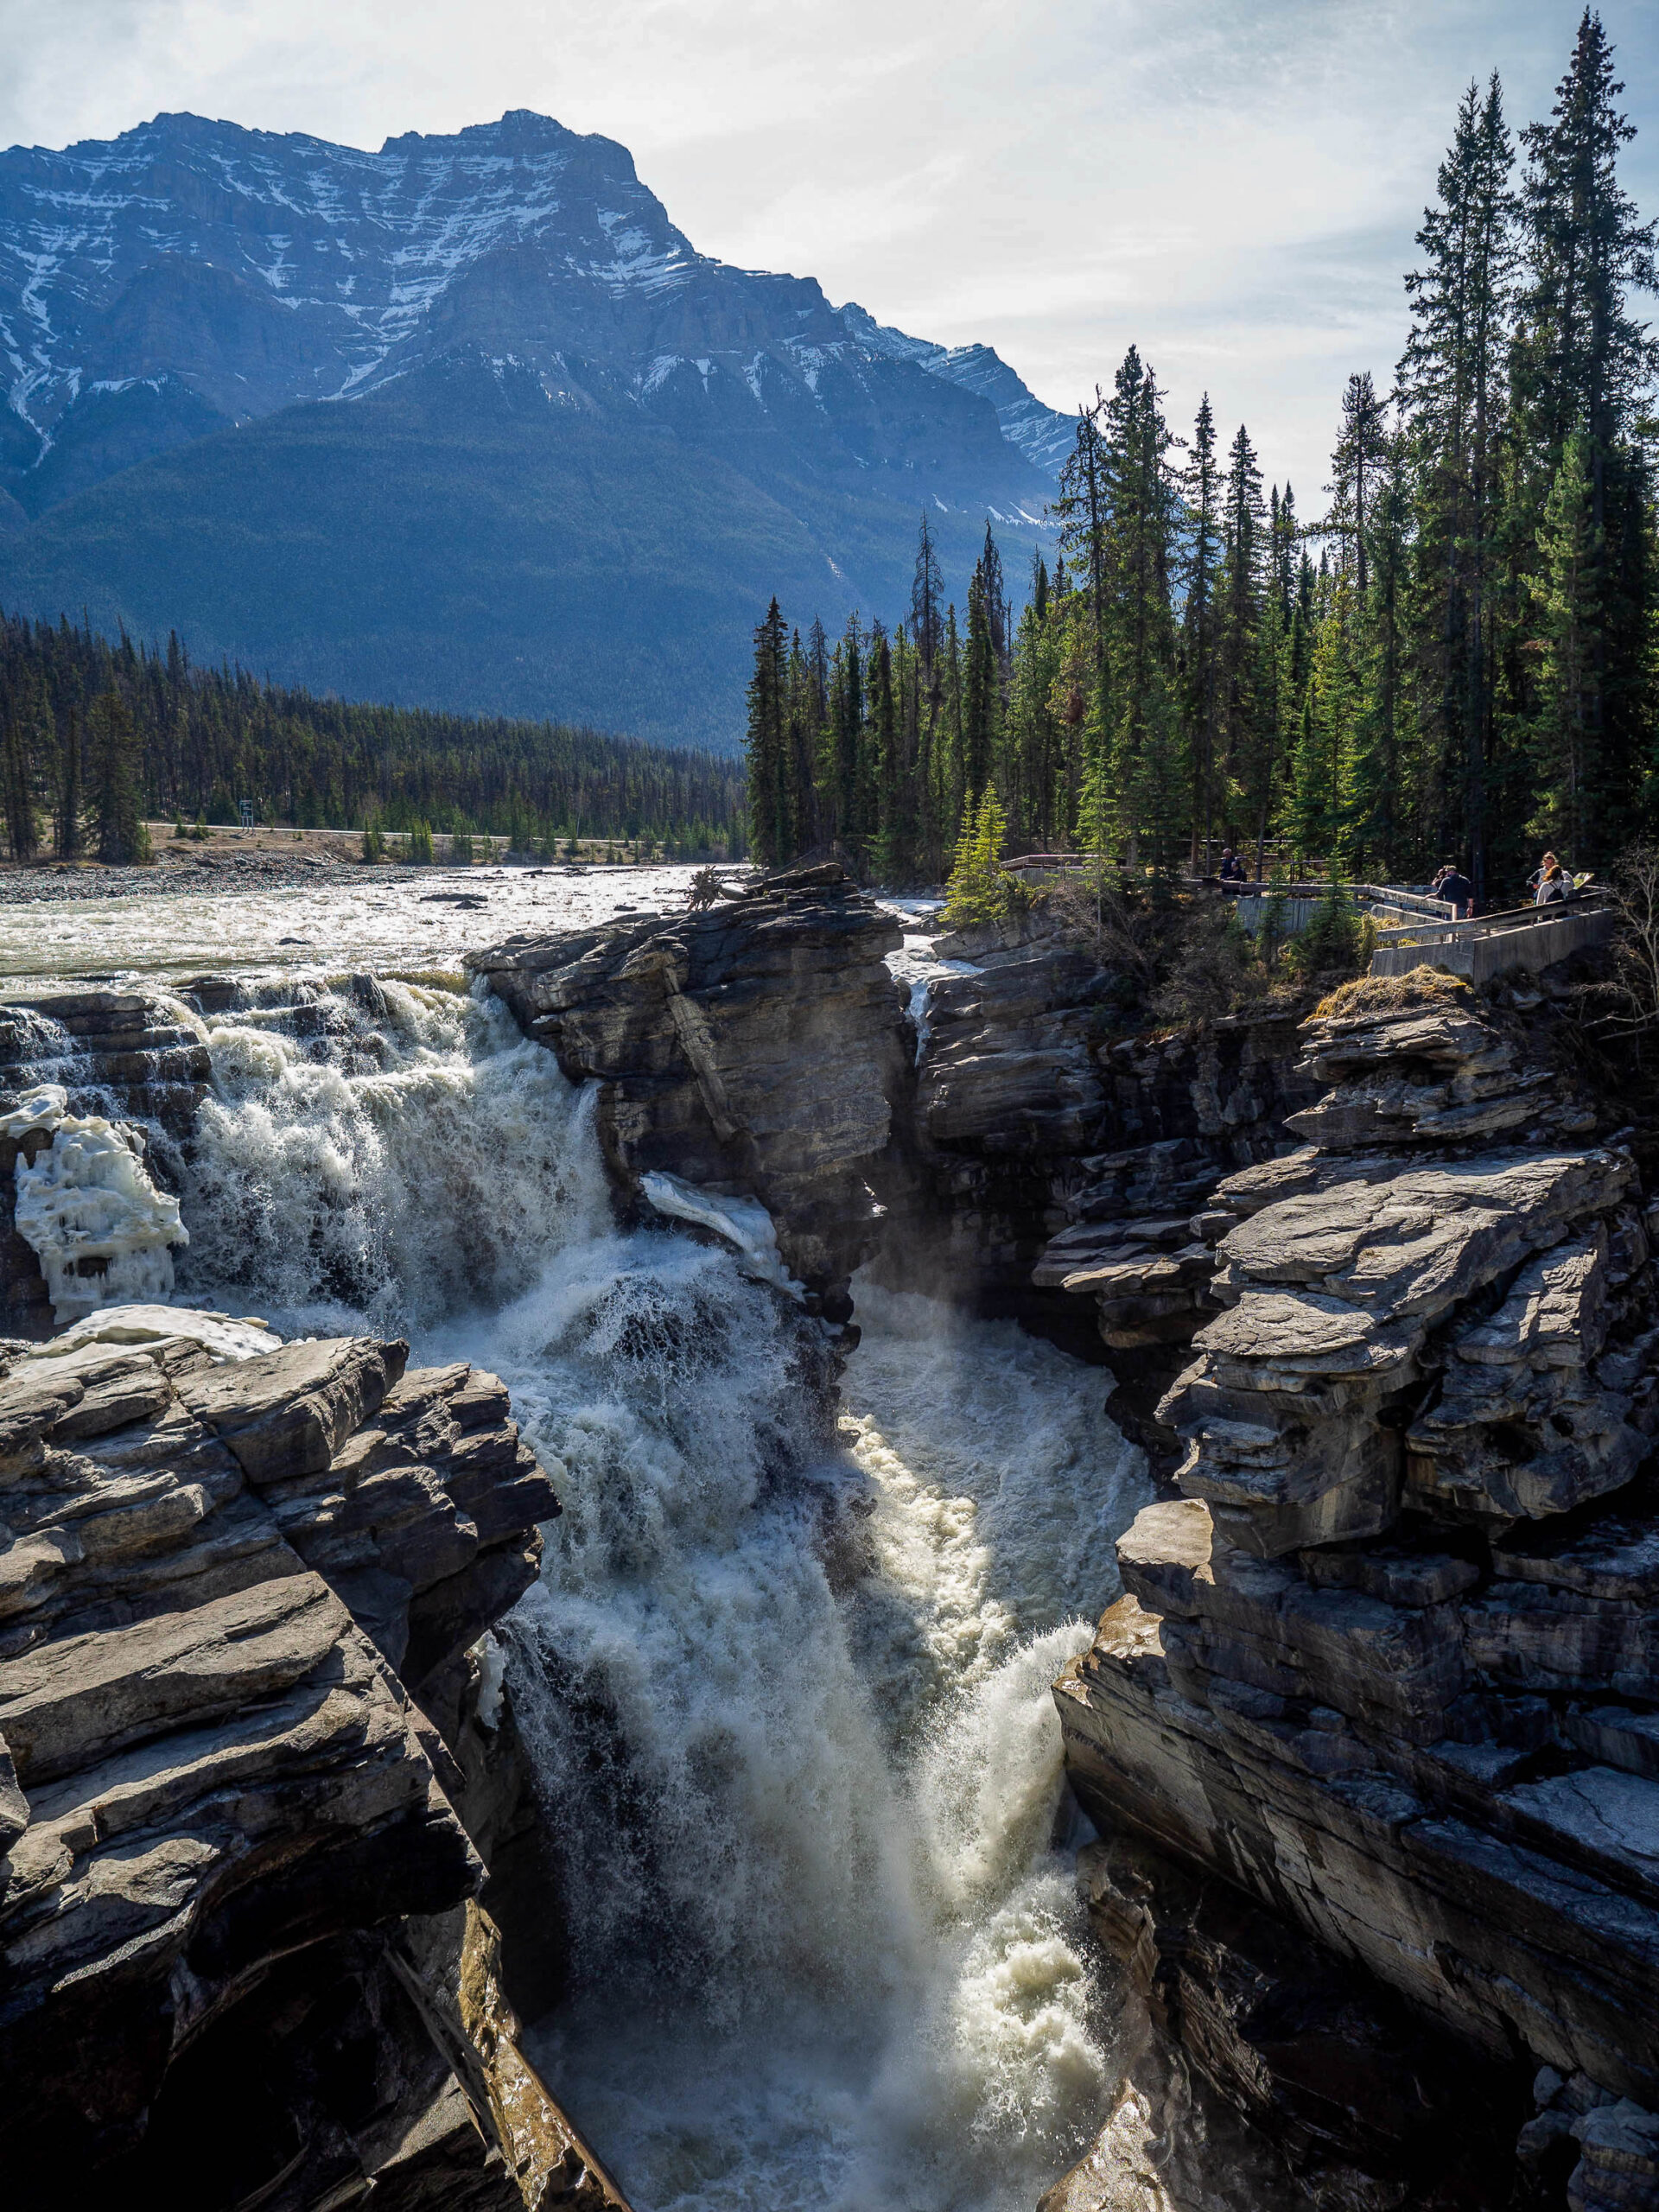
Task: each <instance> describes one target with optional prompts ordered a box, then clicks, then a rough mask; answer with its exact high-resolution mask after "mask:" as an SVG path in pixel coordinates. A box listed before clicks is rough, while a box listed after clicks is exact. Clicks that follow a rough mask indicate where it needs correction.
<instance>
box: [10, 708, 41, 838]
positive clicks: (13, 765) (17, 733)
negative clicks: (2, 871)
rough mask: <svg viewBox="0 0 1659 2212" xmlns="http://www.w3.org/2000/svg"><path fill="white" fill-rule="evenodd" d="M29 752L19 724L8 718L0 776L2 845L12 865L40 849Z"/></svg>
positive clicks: (32, 770)
mask: <svg viewBox="0 0 1659 2212" xmlns="http://www.w3.org/2000/svg"><path fill="white" fill-rule="evenodd" d="M32 750H33V748H32V747H30V745H29V737H28V734H27V730H26V728H25V725H24V723H23V722H22V720H21V719H20V717H18V716H17V715H7V717H6V722H5V731H4V737H3V747H0V776H3V781H4V797H5V810H6V843H7V846H8V848H9V849H10V854H11V857H12V858H13V860H15V861H30V860H33V859H34V857H35V854H36V853H37V852H38V851H39V849H40V842H41V832H40V815H39V811H38V810H37V808H36V806H35V774H34V761H33V760H32V758H31V753H32Z"/></svg>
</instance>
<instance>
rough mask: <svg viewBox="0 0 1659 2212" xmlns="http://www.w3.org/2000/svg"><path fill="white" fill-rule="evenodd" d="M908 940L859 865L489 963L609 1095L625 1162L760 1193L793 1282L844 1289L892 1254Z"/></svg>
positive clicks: (629, 1175)
mask: <svg viewBox="0 0 1659 2212" xmlns="http://www.w3.org/2000/svg"><path fill="white" fill-rule="evenodd" d="M898 944H899V929H898V926H897V925H896V924H895V923H894V922H893V919H892V918H891V917H890V916H888V915H887V914H884V913H882V912H880V909H878V908H877V907H876V906H874V903H873V902H872V901H871V900H869V899H866V898H864V897H863V896H862V895H861V893H859V892H858V891H857V890H856V888H855V887H854V886H853V884H852V883H851V882H849V880H847V878H846V877H845V875H844V874H842V870H841V869H840V868H836V867H834V866H829V867H826V868H814V869H802V870H797V871H795V872H794V873H793V874H785V875H782V876H774V877H772V878H769V879H767V880H766V881H764V882H763V883H761V884H760V885H758V886H757V887H754V888H753V890H751V891H749V892H747V893H746V894H745V895H744V896H743V897H742V898H741V899H736V900H734V901H733V902H731V903H730V904H725V905H721V906H716V907H715V908H714V909H713V910H712V911H710V912H704V913H692V914H687V915H684V916H683V917H680V918H677V919H675V920H672V921H666V922H665V921H662V920H660V919H652V920H645V921H638V922H619V923H613V924H611V925H607V926H606V927H604V928H601V929H598V930H594V931H587V932H584V933H582V934H581V935H578V936H575V937H562V938H512V939H509V941H508V942H507V943H506V944H503V945H498V946H496V947H494V948H493V949H492V950H488V951H485V952H480V953H474V954H469V955H468V956H467V965H468V966H469V967H470V968H471V969H473V970H474V973H477V974H480V975H482V976H486V978H487V979H488V981H489V983H490V987H491V988H492V989H493V990H494V991H495V992H497V993H498V994H499V995H500V996H501V997H502V998H504V999H505V1001H507V1003H508V1005H509V1006H511V1007H512V1010H513V1012H514V1013H515V1014H517V1015H518V1020H520V1022H521V1023H522V1024H523V1025H524V1028H525V1030H526V1031H527V1032H528V1033H529V1034H530V1035H531V1036H532V1037H534V1038H536V1039H537V1040H538V1041H539V1042H541V1043H543V1044H544V1045H546V1046H549V1048H550V1050H552V1051H553V1052H556V1053H557V1055H558V1058H559V1065H560V1066H561V1067H562V1068H563V1071H564V1072H565V1074H566V1075H567V1076H569V1077H570V1078H571V1080H572V1081H573V1082H579V1083H582V1082H588V1081H593V1080H596V1081H597V1082H598V1084H599V1101H598V1122H599V1132H600V1136H601V1142H602V1143H603V1145H604V1147H605V1152H606V1156H607V1160H608V1161H609V1163H610V1165H611V1166H612V1168H613V1172H614V1173H616V1174H617V1176H618V1177H619V1179H620V1181H621V1182H622V1184H623V1185H624V1187H625V1188H626V1190H627V1191H628V1192H631V1193H632V1194H635V1195H637V1194H638V1192H639V1185H640V1180H641V1178H642V1177H644V1176H645V1174H647V1173H651V1172H652V1171H658V1172H665V1173H671V1174H674V1175H677V1176H680V1177H682V1178H683V1179H685V1180H687V1181H689V1182H690V1183H694V1184H697V1185H702V1186H703V1187H705V1188H707V1189H709V1190H711V1191H714V1192H721V1193H726V1194H739V1195H753V1197H755V1198H759V1199H760V1203H761V1204H762V1205H764V1206H765V1207H766V1210H767V1211H768V1212H769V1213H770V1214H771V1216H772V1220H773V1222H774V1224H775V1225H776V1228H777V1231H778V1239H779V1248H780V1249H781V1251H782V1253H783V1256H784V1259H785V1262H786V1264H787V1265H788V1266H789V1268H791V1271H792V1272H793V1273H794V1274H796V1275H797V1276H798V1277H799V1278H800V1279H801V1280H802V1281H804V1282H805V1283H806V1284H807V1285H808V1286H809V1287H810V1289H812V1290H813V1291H814V1292H817V1293H822V1292H824V1291H831V1292H836V1291H838V1290H840V1289H841V1288H842V1287H844V1284H845V1281H846V1279H847V1277H848V1276H849V1274H851V1273H852V1271H853V1270H854V1268H856V1267H857V1266H858V1265H859V1264H860V1263H861V1261H862V1260H863V1259H864V1258H866V1257H867V1256H868V1254H869V1252H870V1250H871V1249H873V1247H874V1241H875V1236H876V1232H877V1224H878V1220H879V1216H878V1215H877V1212H876V1210H875V1201H874V1198H873V1196H872V1194H871V1191H870V1187H869V1180H870V1178H871V1176H872V1175H873V1174H874V1173H875V1170H876V1164H877V1162H878V1160H880V1156H881V1154H883V1153H884V1152H885V1151H886V1149H887V1142H888V1138H889V1135H890V1134H891V1129H892V1108H891V1104H890V1100H891V1099H892V1097H893V1096H896V1095H899V1093H900V1091H901V1090H902V1088H903V1085H904V1083H905V1080H906V1076H905V1062H906V1052H905V1045H904V1034H903V1029H902V1017H901V1008H900V1004H899V994H898V991H897V988H896V986H895V985H894V983H893V979H892V977H891V976H890V975H889V974H888V972H887V966H886V955H887V953H888V952H890V951H892V950H895V949H896V947H897V946H898Z"/></svg>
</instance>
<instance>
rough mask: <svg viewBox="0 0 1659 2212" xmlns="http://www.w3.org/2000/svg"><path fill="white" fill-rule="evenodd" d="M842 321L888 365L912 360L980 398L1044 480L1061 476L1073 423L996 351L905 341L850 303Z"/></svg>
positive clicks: (902, 335)
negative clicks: (1042, 474) (1031, 389)
mask: <svg viewBox="0 0 1659 2212" xmlns="http://www.w3.org/2000/svg"><path fill="white" fill-rule="evenodd" d="M841 320H842V323H843V324H844V325H845V326H846V327H847V330H848V332H849V334H850V335H851V336H852V338H853V339H854V340H855V342H856V343H858V344H859V345H861V346H866V347H868V349H869V351H870V352H872V353H885V354H886V355H887V358H888V359H890V360H895V361H914V362H915V363H916V364H917V365H918V367H920V368H924V369H925V370H926V371H927V372H928V373H929V375H930V376H936V377H943V378H944V379H945V381H946V383H948V384H954V385H960V386H961V388H962V389H963V391H973V392H978V393H981V394H982V396H983V397H985V398H987V399H988V400H989V401H990V403H991V404H992V406H993V407H995V410H996V419H997V421H998V423H1000V424H1001V429H1002V435H1003V436H1004V437H1005V438H1006V439H1007V442H1008V443H1009V444H1010V445H1011V446H1015V447H1017V448H1019V450H1020V452H1021V453H1022V454H1025V456H1026V458H1027V461H1030V462H1031V463H1032V464H1033V467H1037V468H1040V469H1041V470H1042V471H1043V473H1044V474H1045V475H1046V476H1058V474H1059V473H1060V470H1061V467H1063V466H1064V464H1065V457H1066V455H1067V454H1069V453H1070V452H1071V448H1072V445H1073V442H1075V439H1076V435H1077V423H1076V421H1075V419H1074V418H1073V417H1072V416H1070V415H1062V414H1060V413H1059V412H1058V410H1056V409H1055V408H1052V407H1046V406H1045V405H1044V404H1043V403H1042V401H1041V400H1040V399H1039V398H1038V397H1037V396H1036V395H1035V393H1034V392H1032V391H1028V390H1027V387H1026V385H1024V384H1023V383H1022V382H1021V380H1020V378H1019V376H1018V375H1016V373H1015V372H1014V370H1013V369H1011V368H1010V367H1009V366H1008V365H1007V362H1006V361H1005V360H1004V359H1002V357H1001V354H1000V353H997V352H996V351H995V349H994V348H993V347H991V346H935V345H933V344H932V343H931V340H927V339H925V338H911V337H907V336H906V334H905V333H904V332H903V331H902V330H895V329H894V328H893V326H892V325H891V324H890V323H880V322H878V321H876V320H875V317H874V315H870V314H868V312H867V311H866V309H864V308H861V307H860V306H858V305H857V303H856V302H855V301H852V300H849V302H847V304H846V306H845V307H844V308H842V310H841Z"/></svg>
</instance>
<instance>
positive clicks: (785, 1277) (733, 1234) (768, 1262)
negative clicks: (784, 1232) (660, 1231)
mask: <svg viewBox="0 0 1659 2212" xmlns="http://www.w3.org/2000/svg"><path fill="white" fill-rule="evenodd" d="M639 1187H640V1189H641V1190H642V1191H643V1192H645V1196H646V1198H648V1199H649V1200H650V1202H651V1204H652V1205H653V1206H654V1207H655V1208H656V1210H657V1211H658V1213H662V1214H667V1215H669V1216H671V1217H672V1218H673V1219H674V1220H676V1221H694V1222H696V1224H698V1226H699V1227H700V1228H702V1229H712V1230H713V1231H714V1232H715V1236H723V1237H724V1238H725V1240H726V1242H727V1243H728V1244H729V1245H730V1246H731V1247H732V1249H734V1251H735V1252H736V1254H737V1255H738V1257H737V1263H738V1266H739V1267H740V1268H741V1269H742V1271H743V1273H744V1274H746V1275H749V1276H752V1277H753V1280H754V1281H756V1282H769V1283H771V1284H772V1285H773V1287H775V1288H777V1289H779V1290H782V1291H787V1293H788V1294H789V1295H790V1296H791V1298H799V1297H801V1296H802V1295H803V1290H802V1286H801V1285H800V1284H799V1283H798V1282H797V1281H796V1280H795V1278H794V1276H793V1275H792V1274H791V1273H790V1272H789V1269H788V1268H786V1267H785V1265H784V1263H783V1261H782V1259H781V1257H780V1256H779V1251H778V1232H777V1230H776V1229H775V1228H774V1227H773V1226H772V1216H771V1215H770V1214H769V1213H768V1212H767V1211H766V1208H765V1207H764V1206H763V1205H761V1204H760V1201H759V1200H758V1199H756V1198H721V1197H717V1196H716V1195H715V1193H714V1192H711V1191H704V1190H700V1189H699V1188H698V1186H697V1185H696V1184H695V1183H687V1182H683V1180H682V1179H681V1178H680V1177H679V1176H677V1175H669V1174H665V1173H661V1172H660V1171H653V1172H652V1173H649V1174H646V1175H642V1176H641V1177H640V1179H639Z"/></svg>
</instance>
